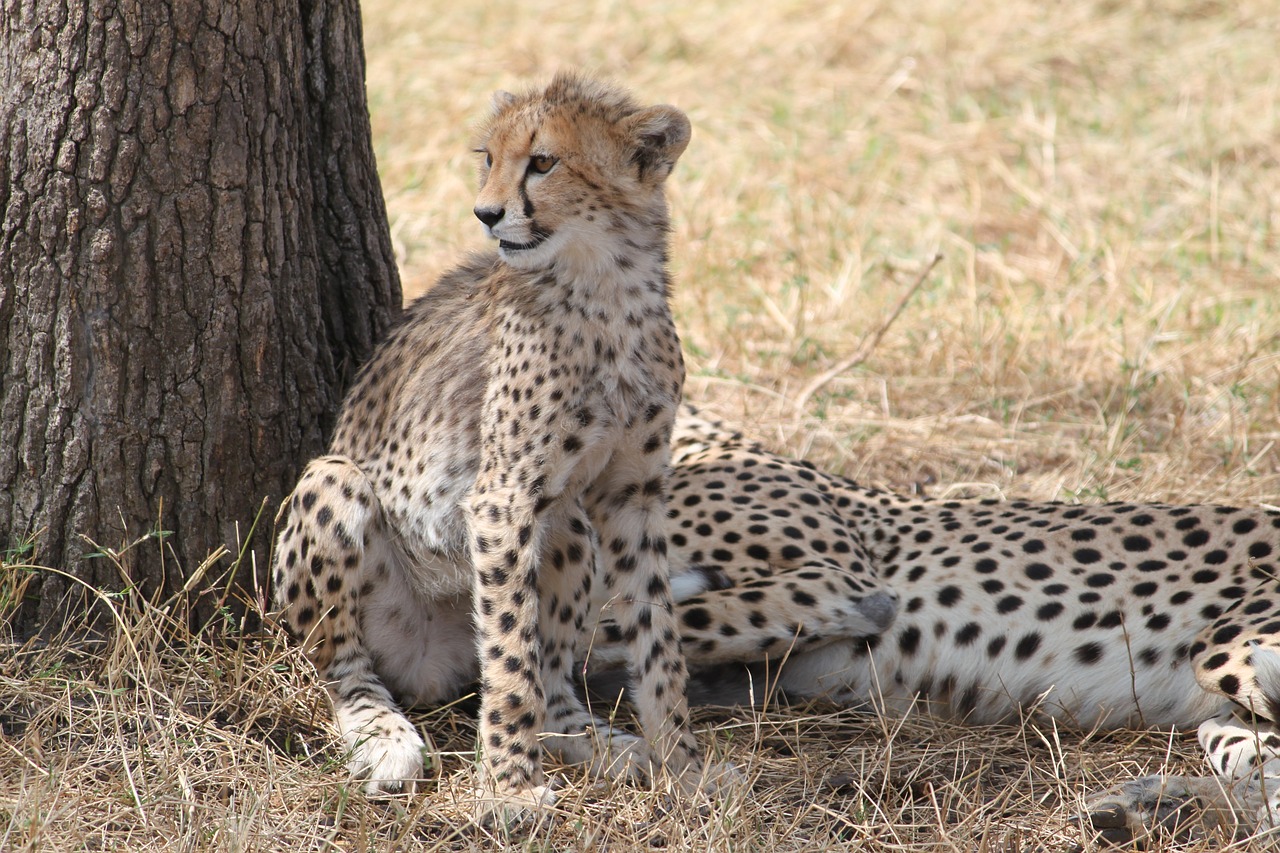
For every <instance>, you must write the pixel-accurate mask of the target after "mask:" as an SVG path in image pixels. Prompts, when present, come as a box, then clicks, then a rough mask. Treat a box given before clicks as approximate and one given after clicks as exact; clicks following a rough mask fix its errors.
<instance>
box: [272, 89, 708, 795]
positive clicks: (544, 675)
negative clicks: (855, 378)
mask: <svg viewBox="0 0 1280 853" xmlns="http://www.w3.org/2000/svg"><path fill="white" fill-rule="evenodd" d="M688 140H689V123H688V120H687V119H686V118H685V116H684V114H683V113H681V112H680V111H679V110H677V109H675V108H674V107H668V106H657V107H648V108H642V107H641V106H639V105H638V104H637V103H635V102H634V101H633V100H632V99H631V98H630V97H629V96H628V95H626V94H625V93H623V92H621V91H619V90H617V89H613V88H610V87H607V86H604V85H601V84H598V83H594V82H591V81H588V80H585V79H583V78H581V77H577V76H574V75H567V74H562V75H559V76H557V77H556V78H555V79H554V80H553V81H552V82H551V84H550V85H549V86H547V87H546V88H545V89H542V90H538V91H532V92H529V93H526V94H524V95H519V96H516V95H508V94H500V95H499V96H497V97H496V98H495V110H494V114H493V116H492V117H491V119H490V120H489V122H488V124H487V125H486V127H485V128H484V129H483V130H482V132H481V135H480V143H479V146H478V148H479V151H480V153H481V155H482V157H483V160H484V163H483V165H482V166H481V169H480V185H481V186H480V192H479V196H478V198H477V201H476V208H475V214H476V216H477V217H478V218H479V219H480V220H481V222H483V223H484V226H485V230H486V232H487V233H488V234H489V235H490V236H492V237H493V238H495V239H497V241H498V250H497V253H496V254H488V255H481V256H476V257H472V258H470V259H468V260H467V261H466V262H464V263H463V264H462V265H461V266H459V267H458V268H456V269H454V270H453V271H452V272H450V273H448V274H447V275H445V276H444V277H443V278H442V279H441V280H440V281H439V282H438V283H437V284H436V285H435V286H434V287H433V288H432V289H431V290H430V291H429V292H428V293H427V294H426V295H425V296H423V297H422V298H421V299H419V300H418V301H416V302H415V303H414V304H413V305H411V306H410V307H409V308H408V309H407V310H406V313H405V317H404V320H403V322H402V323H401V324H400V326H399V327H398V328H397V329H396V330H395V331H394V332H393V333H392V334H391V336H390V337H389V339H388V340H387V341H386V342H384V343H383V344H382V345H381V346H380V347H379V349H378V350H377V352H376V354H375V356H374V358H373V359H372V361H371V362H370V363H369V364H368V365H366V366H365V367H364V369H363V370H362V371H361V373H360V376H359V378H358V379H357V381H356V384H355V386H354V388H353V389H352V390H351V393H350V394H349V395H348V397H347V399H346V401H345V402H344V404H343V407H342V411H341V414H340V416H339V421H338V425H337V429H336V431H335V434H334V438H333V442H332V445H331V447H330V452H329V454H328V455H327V456H323V457H321V458H319V459H316V460H315V461H313V462H312V463H311V464H310V465H308V466H307V468H306V470H305V471H304V473H303V474H302V477H301V478H300V480H299V482H298V485H297V487H296V489H295V491H294V494H293V497H292V498H291V500H290V501H289V504H288V514H287V519H286V521H285V524H284V529H283V533H282V534H281V536H280V540H279V545H278V548H277V560H276V565H275V568H276V571H275V583H276V594H277V600H278V602H279V604H280V605H281V606H282V607H283V619H284V621H285V623H286V624H287V625H288V626H289V627H290V628H291V629H292V631H293V632H294V633H296V634H297V635H298V636H300V637H303V638H304V640H305V642H306V647H307V648H308V650H309V652H310V655H311V657H312V659H313V660H314V661H315V663H316V666H317V668H318V670H319V671H320V673H321V675H322V677H323V678H324V679H325V681H326V683H327V684H328V685H329V688H330V692H331V694H332V697H333V702H334V710H335V716H336V718H337V723H338V727H339V729H340V730H341V731H342V734H343V736H344V738H345V739H346V742H347V744H348V747H349V749H350V760H349V765H350V767H351V769H352V770H353V771H355V772H356V773H359V774H362V775H364V776H366V777H367V778H368V787H369V788H370V790H372V791H380V790H387V789H395V788H397V787H399V786H400V785H401V784H403V783H410V784H411V783H412V780H414V779H415V778H417V777H418V776H419V775H420V771H421V768H422V756H421V750H422V748H423V742H422V740H421V738H420V737H419V735H418V733H417V732H416V731H415V730H414V728H413V726H412V725H410V723H409V722H408V720H407V719H406V718H405V717H404V715H403V713H402V712H401V710H400V703H412V702H418V701H428V702H429V701H434V700H440V699H443V698H446V697H448V696H450V695H452V694H454V693H455V692H456V690H457V689H458V687H459V685H460V684H461V683H465V682H466V681H469V680H470V679H471V678H472V677H473V676H474V675H475V674H477V669H478V674H479V677H480V680H481V684H482V691H481V695H482V700H481V710H480V742H481V749H482V753H483V771H484V783H483V793H484V795H485V796H486V798H489V799H491V800H492V801H494V802H496V803H498V804H500V805H501V807H503V808H506V807H507V805H511V806H512V807H513V808H527V807H533V808H537V807H540V806H544V805H546V804H548V803H550V802H551V801H552V794H551V793H550V791H549V790H548V789H547V787H546V786H545V785H544V781H543V771H542V767H541V762H540V754H541V749H542V746H543V745H545V746H547V747H549V748H550V749H551V750H553V751H554V752H556V753H557V754H558V755H559V756H560V757H561V758H562V759H563V760H565V761H569V762H576V763H585V764H589V765H590V766H591V767H592V769H593V770H596V771H598V772H601V773H608V774H610V775H614V776H622V777H637V776H644V775H647V774H648V773H649V771H650V767H651V764H652V765H654V766H662V767H665V768H666V769H667V770H669V771H671V772H672V773H674V774H675V775H676V776H677V777H679V778H681V779H682V780H686V781H687V780H689V779H691V778H696V777H698V775H699V773H700V771H701V759H700V756H699V754H698V751H697V748H696V743H695V742H694V739H693V738H692V736H691V735H690V733H689V729H688V718H687V710H686V704H685V680H686V677H687V676H686V670H685V665H684V661H683V658H682V657H681V655H680V648H679V641H678V637H677V634H676V626H675V623H674V620H673V616H672V603H671V596H670V591H669V585H668V540H667V537H666V532H665V527H664V525H665V515H666V495H667V493H668V483H667V476H668V468H669V457H670V437H671V429H672V422H673V419H674V416H675V407H676V404H677V402H678V400H679V399H680V393H681V385H682V383H683V379H684V367H683V362H682V359H681V354H680V345H679V340H678V339H677V336H676V331H675V326H674V323H673V322H672V318H671V312H670V309H669V307H668V298H669V290H670V282H669V277H668V273H667V244H666V241H667V232H668V223H667V207H666V202H665V198H664V195H663V185H664V181H665V179H666V178H667V176H668V175H669V174H670V172H671V169H672V166H673V165H674V164H675V162H676V160H677V158H678V157H679V156H680V154H681V153H682V152H683V150H684V148H685V146H686V144H687V143H688ZM593 593H594V594H596V596H597V597H598V598H599V599H600V600H604V601H607V602H608V606H609V612H610V616H611V618H612V619H613V620H615V621H616V623H617V624H618V625H619V626H620V634H621V636H622V637H623V638H624V640H625V644H626V646H627V648H628V650H629V651H628V652H627V654H626V657H627V658H628V662H629V664H630V667H631V670H632V672H633V675H634V682H635V690H636V695H637V705H638V709H639V717H640V722H641V724H642V727H643V729H644V731H645V733H646V734H647V736H648V738H647V740H642V739H640V738H637V737H635V736H632V735H629V734H627V733H625V732H622V731H615V730H613V729H611V728H610V727H609V726H608V725H607V724H606V723H604V722H602V721H600V720H598V719H595V718H593V717H592V716H591V715H590V714H589V713H588V712H587V711H586V709H585V708H584V707H583V705H582V703H581V701H580V700H579V698H578V696H577V694H576V693H575V691H574V689H573V683H572V666H573V662H574V659H575V657H576V656H578V655H580V654H581V652H582V650H583V649H584V648H585V643H586V640H587V639H588V632H587V625H588V623H589V622H591V623H594V616H593V615H592V601H593ZM473 621H474V630H473V627H472V622H473ZM477 660H478V661H479V664H478V667H477ZM397 699H398V700H399V701H397Z"/></svg>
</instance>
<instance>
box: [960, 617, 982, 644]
mask: <svg viewBox="0 0 1280 853" xmlns="http://www.w3.org/2000/svg"><path fill="white" fill-rule="evenodd" d="M981 633H982V627H981V626H980V625H978V623H977V622H968V623H966V624H965V626H964V627H963V628H961V629H960V630H959V631H956V645H958V646H968V645H971V644H972V643H973V641H974V640H976V639H978V636H979V635H980V634H981Z"/></svg>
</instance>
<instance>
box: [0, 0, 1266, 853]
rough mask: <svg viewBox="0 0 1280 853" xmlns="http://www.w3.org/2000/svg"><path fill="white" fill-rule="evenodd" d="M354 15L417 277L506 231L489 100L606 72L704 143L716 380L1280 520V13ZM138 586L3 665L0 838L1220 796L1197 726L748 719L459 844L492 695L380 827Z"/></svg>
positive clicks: (394, 844) (754, 831)
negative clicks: (487, 154)
mask: <svg viewBox="0 0 1280 853" xmlns="http://www.w3.org/2000/svg"><path fill="white" fill-rule="evenodd" d="M364 14H365V35H366V39H367V47H368V60H369V67H368V71H369V93H370V103H371V105H372V111H373V121H374V126H375V134H376V148H377V155H378V158H379V165H380V168H381V172H382V177H383V187H384V190H385V192H386V195H387V197H388V207H389V211H390V215H391V220H392V229H393V234H394V237H395V240H396V245H397V249H398V252H399V254H400V261H401V264H402V270H403V274H404V278H405V281H406V284H407V285H408V289H409V290H410V291H411V292H420V291H421V290H422V289H423V288H424V287H425V286H426V285H427V284H428V283H429V282H430V281H431V279H432V278H433V277H434V276H435V275H436V274H438V273H439V272H440V271H441V270H442V269H443V268H444V267H445V266H447V265H448V264H449V263H451V262H452V260H453V259H455V258H456V257H457V256H458V254H459V253H460V252H461V251H464V250H466V249H468V248H473V247H478V246H479V245H480V243H481V241H480V236H479V230H480V229H479V227H478V226H477V224H476V223H475V222H474V221H473V220H472V217H471V214H470V209H471V205H472V193H473V178H472V168H473V166H474V164H473V163H472V162H471V157H472V155H470V154H469V153H468V151H469V148H470V145H469V142H470V140H469V135H470V128H471V127H472V126H473V125H474V122H475V121H476V120H477V118H478V117H480V116H481V115H482V113H483V111H484V110H485V109H486V104H487V102H488V98H489V94H490V92H491V90H493V89H495V88H512V87H519V86H522V85H524V84H525V83H526V82H527V81H528V80H529V79H530V78H545V77H547V76H549V74H550V73H551V72H552V71H554V70H555V69H556V68H558V67H561V66H562V65H574V66H578V67H583V68H587V69H591V70H595V71H598V72H600V73H603V74H604V75H607V76H610V77H613V78H615V79H618V80H621V81H624V82H625V83H627V84H628V85H630V86H631V87H632V88H634V89H635V90H636V91H637V93H638V94H639V95H640V96H641V97H642V98H644V99H645V100H659V99H660V100H666V101H670V102H672V103H675V104H678V105H679V106H681V107H682V108H684V109H685V110H686V111H688V113H689V114H690V116H691V118H692V120H693V123H694V129H695V134H694V141H693V143H692V145H691V147H690V149H689V151H688V153H687V154H686V156H685V157H684V159H683V160H682V161H681V163H680V166H679V168H678V170H677V173H676V176H675V178H674V180H673V187H672V199H673V208H674V209H673V219H674V221H675V227H676V231H675V234H674V259H673V263H674V267H675V272H676V278H677V282H678V290H677V294H676V310H677V319H678V322H679V323H680V326H681V330H682V335H683V338H684V341H685V345H686V352H687V356H688V362H689V374H690V375H689V382H688V393H689V396H690V397H692V398H694V399H697V400H700V401H703V402H704V403H707V404H709V406H710V407H711V408H712V409H713V410H714V411H716V412H717V413H718V414H720V415H722V416H725V417H728V418H730V419H733V420H735V421H738V422H741V423H743V424H744V425H745V426H746V427H747V428H748V429H749V430H750V431H751V432H753V433H754V434H755V435H757V436H759V437H760V438H762V439H764V440H765V441H766V442H767V443H769V444H770V445H772V446H773V447H775V448H776V449H779V450H783V451H787V452H792V453H797V454H804V455H807V456H808V457H810V458H811V459H813V460H814V461H815V462H817V463H819V464H821V465H824V466H826V467H828V468H831V469H834V470H837V471H840V472H842V473H845V474H848V475H850V476H854V477H856V478H858V479H861V480H864V481H867V482H869V483H876V484H882V485H889V486H893V487H896V488H900V489H912V488H917V489H923V490H924V491H925V492H927V493H929V494H932V495H964V494H977V495H982V496H990V495H997V496H999V495H1017V496H1028V497H1037V498H1058V499H1063V500H1075V499H1079V500H1094V499H1101V498H1111V499H1120V498H1122V499H1160V500H1176V501H1187V500H1214V501H1224V502H1232V503H1238V504H1246V505H1256V504H1259V503H1262V504H1272V505H1274V504H1277V503H1280V462H1278V458H1280V453H1278V451H1277V442H1278V441H1280V426H1278V425H1280V392H1278V389H1280V284H1278V282H1280V251H1278V250H1277V228H1278V227H1280V209H1278V207H1280V204H1278V202H1277V199H1280V168H1277V166H1278V165H1280V164H1277V161H1276V153H1275V152H1276V147H1275V146H1276V140H1277V139H1280V126H1278V124H1277V122H1278V121H1280V119H1278V117H1280V103H1278V101H1280V76H1278V72H1277V66H1276V62H1275V45H1276V37H1277V33H1278V32H1280V13H1277V10H1276V7H1275V5H1274V4H1273V3H1271V2H1269V0H1239V2H1231V3H1215V2H1209V1H1208V0H1205V1H1204V2H1201V0H1146V2H1140V3H1138V2H1135V3H1108V2H1081V3H1030V2H1017V0H1011V1H1010V0H1006V2H1000V3H995V2H983V0H978V2H972V0H971V2H958V0H923V2H916V3H885V2H878V0H866V2H864V1H863V0H857V2H841V3H830V2H799V0H783V2H778V3H769V4H755V3H740V2H739V3H732V2H726V1H725V0H722V1H721V2H708V3H689V2H684V3H643V4H641V3H629V2H626V0H622V2H614V0H600V2H595V3H582V4H569V5H564V4H559V5H557V4H530V3H519V4H515V3H438V2H425V3H411V2H407V0H398V2H397V1H396V0H369V1H368V2H366V3H365V4H364ZM935 253H940V254H941V255H942V260H941V261H939V262H937V264H936V266H931V265H930V261H931V260H932V259H933V257H934V255H935ZM907 282H916V283H915V284H914V285H912V284H905V283H907ZM904 297H908V298H904ZM859 342H861V343H859ZM139 547H148V545H147V544H146V543H143V544H142V545H140V546H139ZM250 556H252V555H250ZM246 558H248V557H246ZM257 558H258V559H259V560H262V559H265V556H264V555H258V557H257ZM24 559H25V557H24V555H21V554H14V555H10V557H9V559H8V561H7V563H6V566H5V569H4V575H3V583H0V591H2V592H3V593H4V594H5V595H7V596H12V595H14V594H15V593H16V592H17V590H18V589H20V587H21V584H22V580H23V578H24V577H25V576H26V574H27V572H29V571H30V569H28V568H27V567H26V566H24V565H23V564H22V561H23V560H24ZM10 600H11V599H10ZM107 603H108V604H109V605H110V609H111V610H112V612H114V613H115V614H117V618H116V621H115V623H114V625H113V626H112V629H111V630H110V631H109V632H107V634H106V635H105V636H104V637H103V638H102V639H101V641H99V642H97V643H95V644H91V645H85V644H83V643H82V644H78V645H75V646H72V645H70V644H69V643H67V642H66V641H63V640H57V641H54V642H51V643H48V644H46V645H37V644H28V645H25V646H22V647H13V646H9V647H8V648H6V649H5V650H4V651H0V849H4V850H14V851H20V850H58V851H62V850H192V851H202V850H211V851H212V850H218V851H223V850H281V849H288V850H328V849H341V850H365V849H375V850H388V849H403V850H436V849H444V850H470V849H476V850H488V849H493V848H494V847H495V846H497V845H500V844H511V845H512V846H516V847H520V848H522V849H556V850H562V849H567V850H573V849H583V850H588V849H589V850H598V849H611V850H631V849H654V848H663V847H665V848H667V849H672V850H684V849H689V850H703V849H706V850H725V851H728V850H735V851H736V850H762V851H763V850H769V851H772V850H778V851H809V850H812V851H820V850H832V849H864V850H903V851H908V850H910V851H915V850H930V851H932V850H954V851H966V853H967V851H980V850H981V851H986V850H989V851H996V850H1009V851H1014V850H1037V849H1043V850H1068V849H1072V847H1073V845H1075V844H1078V843H1080V842H1081V841H1082V840H1083V839H1082V836H1081V833H1080V832H1079V830H1078V829H1077V828H1076V827H1074V826H1073V825H1072V824H1071V823H1070V822H1069V817H1070V815H1071V814H1072V813H1073V812H1074V811H1075V809H1076V808H1078V806H1079V804H1080V801H1081V796H1082V794H1083V793H1084V792H1086V791H1089V790H1092V789H1095V788H1098V787H1101V786H1105V785H1109V784H1110V783H1112V782H1113V781H1115V780H1118V779H1124V778H1129V777H1132V776H1134V775H1135V774H1142V773H1152V772H1160V771H1162V770H1164V769H1166V768H1168V769H1171V770H1175V771H1183V772H1199V761H1198V757H1197V753H1196V749H1195V745H1194V743H1193V740H1192V739H1190V738H1188V737H1187V736H1184V735H1175V736H1170V735H1168V734H1167V733H1166V734H1160V733H1144V732H1119V733H1109V734H1100V733H1092V734H1091V733H1079V732H1072V731H1065V730H1059V729H1057V728H1054V727H1052V726H1048V725H1046V724H1044V723H1043V722H1042V721H1039V720H1036V719H1034V718H1029V719H1028V720H1027V721H1026V722H1023V723H1021V724H1014V725H1008V726H1000V727H991V728H968V727H963V726H958V725H954V724H950V723H945V722H939V721H935V720H932V719H929V718H928V717H925V716H921V715H911V716H909V717H908V718H907V719H905V720H901V719H882V718H879V717H877V716H875V715H874V714H868V713H853V712H849V711H845V710H841V709H836V708H830V707H816V706H815V707H802V708H788V709H770V710H768V711H765V712H751V711H719V712H714V713H704V714H702V715H701V716H700V717H699V718H698V725H699V727H700V728H701V729H702V730H703V740H704V742H705V743H707V744H708V745H709V748H710V749H712V750H714V751H715V752H716V753H717V754H720V755H724V756H727V757H729V758H731V759H732V760H733V761H735V762H737V763H738V765H739V766H740V767H742V768H743V769H744V771H745V772H746V774H747V776H748V778H749V779H750V780H751V782H752V786H751V790H750V793H749V796H747V797H745V798H743V799H737V800H732V801H730V802H728V803H724V804H719V805H716V806H711V807H708V806H707V805H706V804H704V803H697V802H686V801H682V800H678V799H672V798H670V797H668V796H666V795H663V794H661V793H653V794H650V793H646V792H642V791H638V790H636V789H634V788H625V787H624V788H614V787H611V786H610V785H607V784H600V783H590V782H587V781H585V780H583V779H582V778H580V777H579V776H577V775H576V774H574V773H573V772H572V771H564V773H563V783H562V784H563V795H562V797H561V803H562V814H563V817H562V819H560V820H558V821H556V822H554V823H552V824H550V825H548V826H547V827H545V828H543V829H541V830H539V831H538V832H537V833H535V834H534V836H533V837H532V838H526V839H523V840H511V839H505V838H503V837H500V836H498V835H494V834H493V833H492V832H490V831H486V830H479V829H475V828H467V827H466V826H465V825H464V821H463V819H462V818H463V815H464V814H465V812H466V808H465V805H464V804H463V803H462V802H461V800H462V799H463V796H464V794H465V792H466V778H467V777H466V772H467V770H468V768H469V767H470V766H471V764H472V758H473V756H472V753H471V750H472V749H473V746H474V730H473V728H472V722H471V717H470V716H469V715H468V714H467V713H466V709H465V708H463V707H459V708H450V709H445V710H441V711H435V712H432V713H428V714H423V715H419V716H417V717H416V718H415V719H416V720H417V721H418V722H419V723H420V724H421V728H422V729H423V730H424V732H426V733H429V734H430V737H431V741H432V743H433V745H434V748H435V750H436V751H437V759H436V761H435V762H434V763H433V764H432V765H431V768H430V774H431V779H430V780H429V781H428V783H427V784H426V786H425V787H426V792H425V794H420V795H418V796H414V797H404V798H400V799H393V800H391V801H389V802H385V803H378V802H370V801H368V800H366V799H365V798H364V797H363V796H362V795H360V794H359V793H356V790H357V789H349V788H348V787H347V786H346V785H345V784H344V782H345V780H344V778H343V774H342V771H341V769H340V759H341V751H340V748H339V746H338V744H337V743H335V741H334V739H333V737H332V735H331V731H330V728H329V717H328V708H327V704H326V700H325V698H324V695H323V692H322V690H321V689H320V688H319V687H317V686H316V684H315V679H314V673H313V672H312V671H311V670H310V669H309V668H308V667H307V665H306V664H305V662H304V661H303V660H302V659H301V658H300V657H299V656H298V654H297V653H296V651H294V650H292V649H290V648H288V647H286V646H281V645H279V644H277V643H276V642H275V639H276V638H275V636H274V635H273V634H272V635H270V636H259V635H252V636H250V635H243V634H238V633H236V632H234V631H233V632H230V633H227V632H222V633H220V634H215V633H212V632H210V633H204V634H200V635H192V634H191V633H190V632H189V631H188V630H187V628H186V627H185V624H186V619H185V612H184V610H183V608H182V607H180V606H178V605H177V604H176V603H165V602H145V601H141V600H139V599H138V597H137V596H136V595H131V594H125V595H122V596H118V597H110V598H109V600H108V601H107ZM250 606H252V605H250ZM463 704H464V705H465V704H466V703H463ZM1188 849H1197V850H1219V849H1223V844H1222V842H1221V841H1213V840H1209V841H1204V842H1200V843H1198V844H1193V845H1191V846H1190V847H1189V848H1188ZM1233 849H1246V846H1245V845H1243V844H1242V845H1240V846H1239V847H1237V848H1233Z"/></svg>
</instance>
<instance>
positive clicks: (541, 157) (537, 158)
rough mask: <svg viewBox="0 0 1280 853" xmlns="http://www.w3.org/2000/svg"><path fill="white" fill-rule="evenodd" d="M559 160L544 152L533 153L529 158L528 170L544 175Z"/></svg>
mask: <svg viewBox="0 0 1280 853" xmlns="http://www.w3.org/2000/svg"><path fill="white" fill-rule="evenodd" d="M558 162H560V161H559V160H557V159H556V158H555V157H549V156H547V155H546V154H535V155H533V156H532V157H530V158H529V171H530V172H537V173H538V174H539V175H545V174H546V173H547V172H550V171H551V170H552V169H553V168H554V167H555V165H556V163H558Z"/></svg>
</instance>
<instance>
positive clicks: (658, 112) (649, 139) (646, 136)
mask: <svg viewBox="0 0 1280 853" xmlns="http://www.w3.org/2000/svg"><path fill="white" fill-rule="evenodd" d="M626 129H627V132H628V133H629V134H630V136H631V139H632V144H633V146H634V148H633V151H632V153H631V162H633V163H635V164H636V165H637V166H639V167H640V180H642V181H643V180H646V179H648V180H654V181H655V182H657V183H661V182H662V181H664V180H666V177H667V175H669V174H671V169H672V167H673V166H675V164H676V160H678V159H680V155H681V154H683V153H684V149H685V147H686V146H688V144H689V136H690V135H691V133H692V131H691V129H690V127H689V118H688V117H687V116H686V115H685V114H684V113H682V112H681V111H680V110H678V109H676V108H675V107H672V106H668V105H667V104H659V105H658V106H656V107H649V108H648V109H644V110H641V111H640V112H638V113H636V114H635V115H633V116H630V117H628V118H627V120H626Z"/></svg>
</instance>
